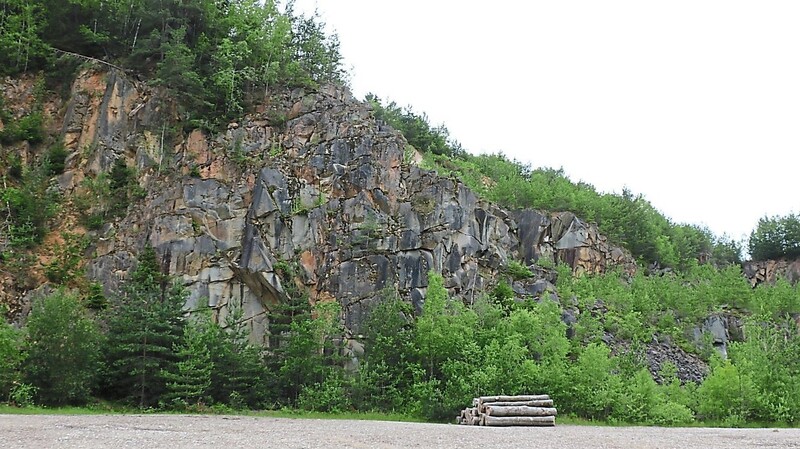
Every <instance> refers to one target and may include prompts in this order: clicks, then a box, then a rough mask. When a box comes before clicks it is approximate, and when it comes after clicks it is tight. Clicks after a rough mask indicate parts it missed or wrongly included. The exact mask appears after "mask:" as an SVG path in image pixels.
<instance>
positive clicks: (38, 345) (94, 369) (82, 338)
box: [24, 290, 102, 405]
mask: <svg viewBox="0 0 800 449" xmlns="http://www.w3.org/2000/svg"><path fill="white" fill-rule="evenodd" d="M27 328H28V358H27V360H26V363H25V369H24V372H25V379H26V380H27V381H28V382H30V384H31V385H33V386H35V387H36V389H37V392H36V398H37V402H39V403H41V404H45V405H63V404H83V403H86V401H87V400H88V399H89V394H90V392H91V391H92V387H93V386H94V385H95V381H96V379H97V374H98V372H99V367H100V347H101V341H102V336H101V334H100V330H99V328H98V326H97V324H96V323H95V322H94V320H93V319H92V318H90V317H89V315H88V314H87V313H86V310H85V309H84V308H83V306H82V305H81V304H80V301H79V300H78V298H77V297H76V296H75V295H72V294H69V293H67V292H65V291H63V290H58V291H56V292H54V293H53V294H51V295H48V296H46V297H44V298H42V299H40V300H39V301H37V302H36V303H35V304H34V306H33V309H32V310H31V314H30V317H29V318H28V325H27Z"/></svg>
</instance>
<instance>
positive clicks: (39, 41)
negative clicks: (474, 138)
mask: <svg viewBox="0 0 800 449" xmlns="http://www.w3.org/2000/svg"><path fill="white" fill-rule="evenodd" d="M0 48H3V49H4V51H3V52H2V54H0V75H14V74H17V73H21V72H26V71H36V70H40V69H43V70H46V71H48V72H50V73H52V74H53V76H54V77H57V78H59V79H64V77H65V75H66V74H68V73H69V72H70V70H71V69H72V70H74V68H75V67H76V66H77V64H76V63H77V62H80V60H81V57H84V58H85V57H89V58H95V59H98V60H102V61H106V62H107V63H111V64H114V65H116V66H119V67H122V68H123V69H126V70H130V71H132V72H136V73H140V74H143V75H145V76H146V77H147V78H148V79H151V80H152V83H153V84H155V85H159V86H163V87H165V88H167V89H169V90H170V91H171V92H172V93H173V94H174V95H175V97H176V98H177V99H179V100H180V105H181V107H182V110H183V112H184V114H185V116H186V118H188V119H190V123H194V124H195V125H203V126H216V125H220V124H223V123H227V121H228V120H229V119H232V118H234V117H237V116H238V115H240V114H241V113H242V112H243V111H244V108H245V107H246V105H247V99H248V97H252V96H253V95H254V94H256V93H261V94H262V95H263V93H264V92H265V91H267V90H268V89H269V88H270V86H275V85H282V86H286V85H289V86H312V85H317V84H318V83H323V82H341V81H342V80H343V77H344V71H343V69H342V59H341V55H340V54H339V42H338V40H337V38H336V36H330V35H326V34H325V33H324V23H322V22H321V21H320V20H319V18H318V17H303V16H297V15H294V14H293V12H292V7H291V2H289V3H288V6H287V7H286V8H284V10H283V11H281V8H279V5H278V2H276V1H273V0H268V1H266V2H264V1H258V0H235V1H225V2H220V1H214V0H197V1H191V2H186V1H181V0H123V1H114V2H109V1H103V0H8V1H4V2H3V6H2V8H0ZM78 55H79V56H78Z"/></svg>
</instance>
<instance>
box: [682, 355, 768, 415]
mask: <svg viewBox="0 0 800 449" xmlns="http://www.w3.org/2000/svg"><path fill="white" fill-rule="evenodd" d="M755 393H756V390H755V385H754V384H753V381H752V379H751V378H750V377H749V376H747V375H745V374H742V373H740V372H739V369H738V368H737V367H736V366H735V365H733V364H732V363H731V362H730V360H725V361H720V360H717V361H716V362H715V364H714V366H713V368H712V370H711V374H710V375H709V376H708V377H707V378H706V379H705V381H703V383H702V384H701V385H700V386H699V387H698V389H697V404H696V406H695V409H696V410H697V413H698V415H700V416H702V417H703V418H705V419H715V420H723V419H728V418H730V417H732V416H736V417H738V418H740V419H747V418H748V417H749V416H750V414H751V411H752V400H753V398H754V397H755Z"/></svg>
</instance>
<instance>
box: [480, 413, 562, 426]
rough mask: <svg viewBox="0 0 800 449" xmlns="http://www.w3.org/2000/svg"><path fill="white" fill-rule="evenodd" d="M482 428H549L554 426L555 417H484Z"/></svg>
mask: <svg viewBox="0 0 800 449" xmlns="http://www.w3.org/2000/svg"><path fill="white" fill-rule="evenodd" d="M482 421H483V425H484V426H496V427H508V426H535V427H550V426H555V425H556V417H555V416H503V417H499V416H497V417H496V416H486V415H483V418H482Z"/></svg>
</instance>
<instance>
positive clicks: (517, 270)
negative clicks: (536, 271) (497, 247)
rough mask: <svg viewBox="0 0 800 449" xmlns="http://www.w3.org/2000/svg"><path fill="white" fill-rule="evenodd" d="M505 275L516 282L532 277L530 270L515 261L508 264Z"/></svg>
mask: <svg viewBox="0 0 800 449" xmlns="http://www.w3.org/2000/svg"><path fill="white" fill-rule="evenodd" d="M506 273H508V275H509V276H511V277H512V278H514V280H517V281H519V280H522V279H528V278H531V277H533V272H532V271H531V269H530V268H528V267H526V266H525V265H523V264H522V263H520V262H518V261H516V260H510V261H509V262H508V267H507V268H506Z"/></svg>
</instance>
